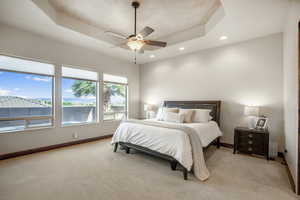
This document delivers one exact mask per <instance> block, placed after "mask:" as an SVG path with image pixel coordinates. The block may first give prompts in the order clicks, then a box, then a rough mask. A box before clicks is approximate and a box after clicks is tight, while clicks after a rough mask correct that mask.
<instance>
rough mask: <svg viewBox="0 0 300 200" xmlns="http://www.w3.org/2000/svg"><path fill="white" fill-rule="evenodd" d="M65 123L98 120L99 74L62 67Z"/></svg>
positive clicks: (63, 122)
mask: <svg viewBox="0 0 300 200" xmlns="http://www.w3.org/2000/svg"><path fill="white" fill-rule="evenodd" d="M62 77H63V78H62V81H61V91H62V107H63V111H62V113H63V116H62V124H63V125H73V124H82V123H93V122H97V118H98V117H97V113H98V112H97V96H98V95H97V91H98V89H97V88H98V74H97V73H96V72H92V71H87V70H81V69H75V68H69V67H62Z"/></svg>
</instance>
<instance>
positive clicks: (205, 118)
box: [193, 109, 212, 123]
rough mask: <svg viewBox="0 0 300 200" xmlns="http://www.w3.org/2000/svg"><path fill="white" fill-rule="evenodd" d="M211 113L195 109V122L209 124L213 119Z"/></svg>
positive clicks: (206, 110) (207, 110)
mask: <svg viewBox="0 0 300 200" xmlns="http://www.w3.org/2000/svg"><path fill="white" fill-rule="evenodd" d="M210 112H211V110H209V109H195V115H194V119H193V122H204V123H205V122H209V121H210V120H211V119H212V117H211V116H210Z"/></svg>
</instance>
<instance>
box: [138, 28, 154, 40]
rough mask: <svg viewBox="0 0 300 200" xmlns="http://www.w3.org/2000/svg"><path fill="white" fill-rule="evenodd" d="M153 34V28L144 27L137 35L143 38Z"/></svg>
mask: <svg viewBox="0 0 300 200" xmlns="http://www.w3.org/2000/svg"><path fill="white" fill-rule="evenodd" d="M153 32H154V29H153V28H150V27H149V26H146V27H145V28H144V29H143V30H141V31H140V33H139V34H138V35H140V36H142V37H143V38H145V37H147V36H148V35H150V34H151V33H153Z"/></svg>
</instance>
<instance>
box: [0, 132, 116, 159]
mask: <svg viewBox="0 0 300 200" xmlns="http://www.w3.org/2000/svg"><path fill="white" fill-rule="evenodd" d="M110 137H112V135H105V136H99V137H93V138H87V139H83V140H76V141H71V142H66V143H61V144H55V145H50V146H46V147H39V148H34V149H29V150H24V151H18V152H13V153H8V154H3V155H0V160H5V159H9V158H14V157H18V156H24V155H28V154H33V153H38V152H43V151H49V150H52V149H57V148H61V147H67V146H71V145H76V144H82V143H87V142H93V141H96V140H101V139H106V138H110Z"/></svg>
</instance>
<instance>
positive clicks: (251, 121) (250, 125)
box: [248, 116, 256, 129]
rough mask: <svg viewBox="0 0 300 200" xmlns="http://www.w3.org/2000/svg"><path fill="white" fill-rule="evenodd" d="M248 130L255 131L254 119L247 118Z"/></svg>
mask: <svg viewBox="0 0 300 200" xmlns="http://www.w3.org/2000/svg"><path fill="white" fill-rule="evenodd" d="M248 118H249V119H248V128H249V129H255V124H256V117H252V116H250V117H248Z"/></svg>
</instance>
